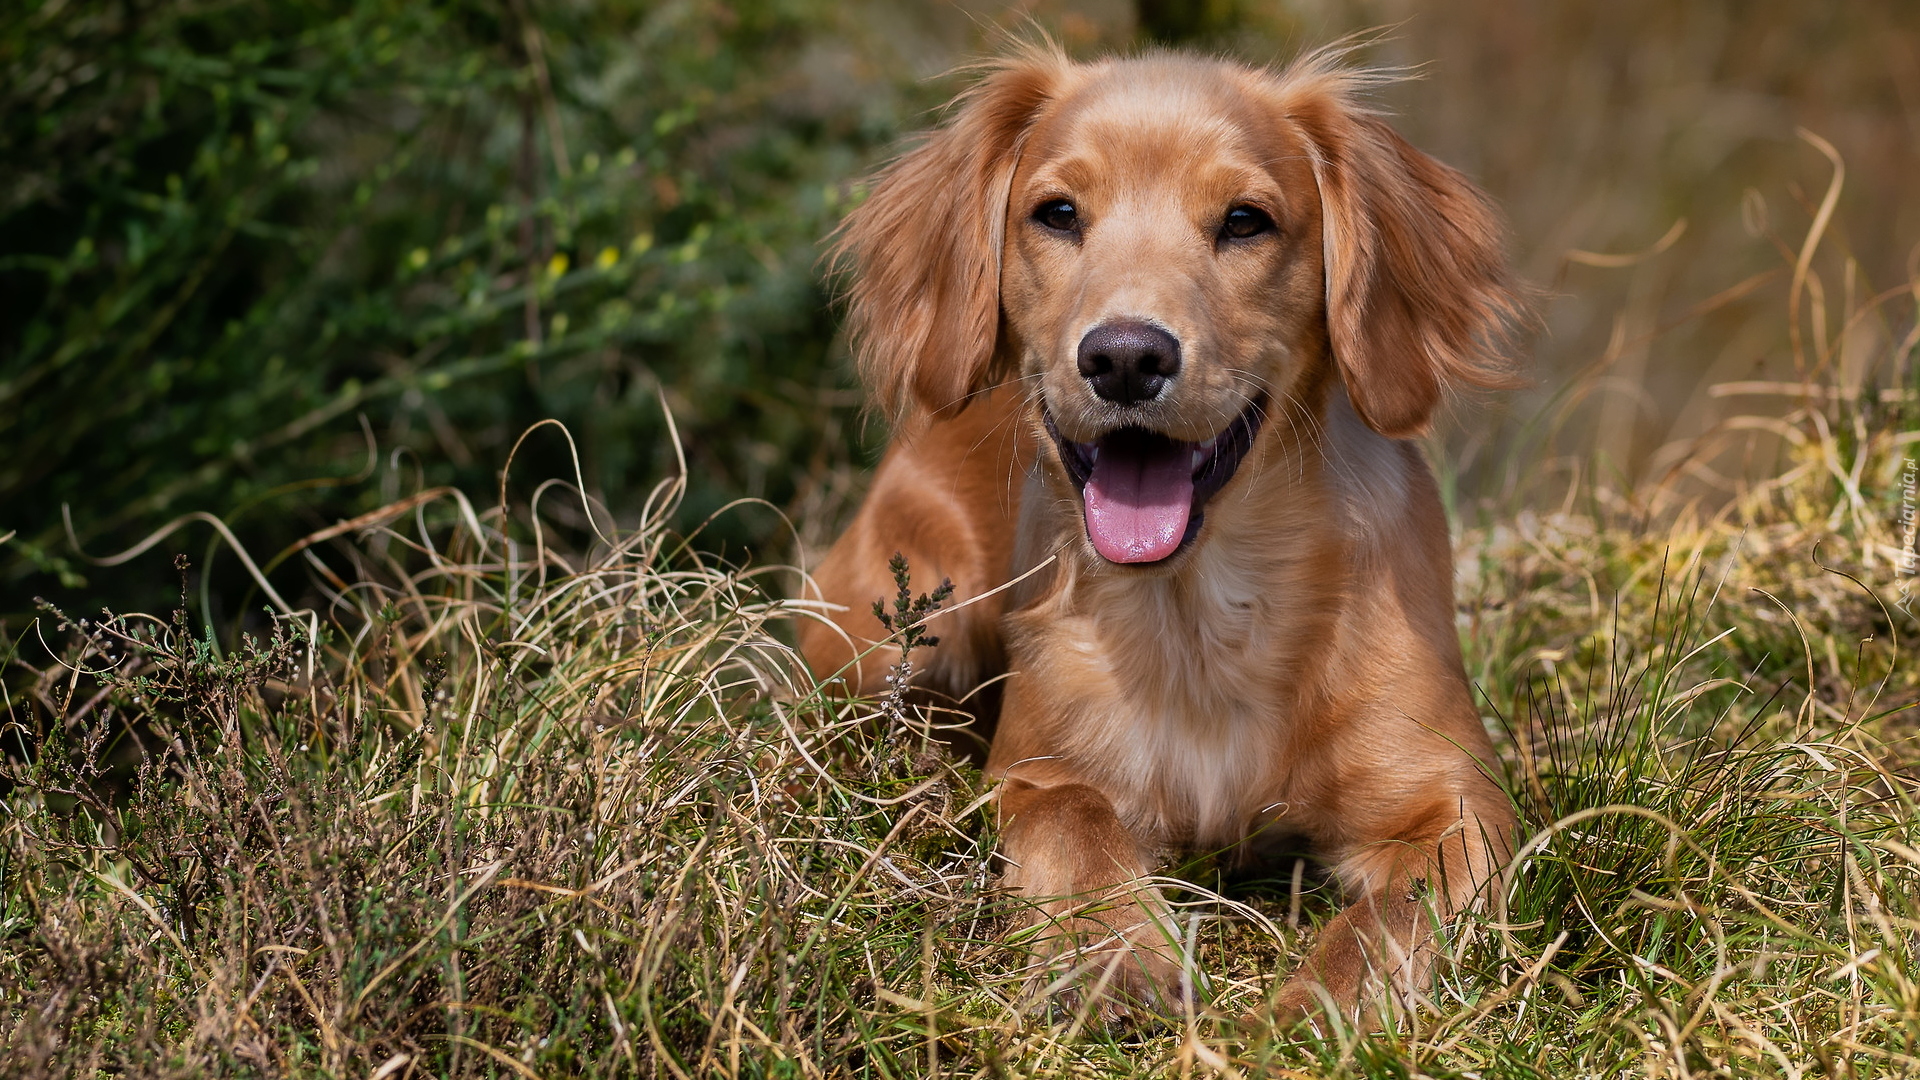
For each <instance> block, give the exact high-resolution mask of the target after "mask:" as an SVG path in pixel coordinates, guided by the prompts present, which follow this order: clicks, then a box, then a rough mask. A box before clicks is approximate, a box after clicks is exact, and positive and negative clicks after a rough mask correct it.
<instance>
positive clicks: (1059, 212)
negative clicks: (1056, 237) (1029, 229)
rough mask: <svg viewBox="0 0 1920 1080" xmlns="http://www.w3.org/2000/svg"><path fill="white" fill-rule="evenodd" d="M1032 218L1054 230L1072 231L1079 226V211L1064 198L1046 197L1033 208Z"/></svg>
mask: <svg viewBox="0 0 1920 1080" xmlns="http://www.w3.org/2000/svg"><path fill="white" fill-rule="evenodd" d="M1033 220H1035V221H1037V222H1039V223H1040V224H1042V225H1045V226H1046V227H1047V228H1049V229H1052V230H1054V231H1055V232H1072V231H1074V230H1075V229H1077V228H1079V227H1080V212H1079V211H1077V210H1075V209H1074V208H1073V204H1072V203H1070V202H1068V201H1067V200H1065V199H1048V200H1047V201H1046V202H1043V203H1041V204H1040V205H1039V206H1038V207H1036V208H1035V209H1034V211H1033Z"/></svg>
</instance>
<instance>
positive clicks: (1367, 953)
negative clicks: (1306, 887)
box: [1275, 803, 1512, 1023]
mask: <svg viewBox="0 0 1920 1080" xmlns="http://www.w3.org/2000/svg"><path fill="white" fill-rule="evenodd" d="M1482 810H1483V812H1482V813H1478V814H1476V813H1474V812H1472V811H1467V812H1465V813H1464V814H1463V813H1460V812H1458V811H1456V812H1455V813H1452V814H1435V815H1433V816H1432V818H1430V819H1429V821H1428V823H1427V825H1426V827H1424V828H1422V829H1419V830H1417V831H1412V834H1411V835H1406V836H1401V837H1395V838H1391V839H1383V840H1375V841H1372V842H1370V843H1367V844H1364V845H1359V846H1357V848H1355V849H1350V850H1352V853H1351V854H1350V855H1349V856H1348V857H1347V858H1346V859H1344V860H1343V861H1342V862H1341V863H1340V865H1339V866H1338V867H1337V868H1336V871H1335V876H1337V877H1338V878H1340V880H1341V882H1342V884H1343V885H1344V886H1345V888H1346V889H1347V891H1348V895H1350V896H1353V897H1355V899H1354V900H1353V902H1352V903H1350V904H1349V905H1348V906H1347V907H1346V908H1345V909H1344V910H1342V911H1341V912H1340V913H1339V914H1338V915H1335V916H1334V917H1333V919H1332V920H1330V921H1329V922H1328V923H1327V925H1326V927H1325V928H1324V929H1322V930H1321V932H1320V938H1319V940H1318V941H1317V942H1316V943H1315V945H1314V949H1313V951H1312V953H1310V954H1309V955H1308V956H1307V959H1306V960H1305V961H1304V962H1303V963H1302V964H1301V965H1300V970H1299V971H1297V972H1295V973H1294V974H1293V976H1292V977H1291V978H1290V979H1288V980H1287V982H1286V983H1285V985H1283V986H1282V987H1281V988H1280V994H1279V996H1278V998H1277V999H1276V1001H1275V1012H1276V1014H1277V1016H1276V1019H1277V1020H1279V1021H1280V1022H1282V1023H1288V1022H1293V1021H1297V1020H1299V1019H1301V1018H1304V1017H1308V1016H1312V1015H1315V1014H1318V1013H1321V1012H1323V1011H1331V1012H1335V1013H1339V1014H1341V1015H1343V1016H1344V1017H1345V1018H1346V1019H1347V1020H1348V1021H1350V1022H1361V1023H1371V1022H1373V1021H1374V1020H1376V1019H1378V1010H1379V1009H1381V1008H1382V1007H1383V1006H1384V1007H1386V1008H1397V1009H1400V1010H1411V1009H1413V1008H1416V1007H1418V1005H1419V1002H1420V999H1421V998H1422V997H1423V996H1424V995H1425V994H1426V993H1427V991H1428V989H1429V988H1430V986H1431V984H1432V979H1433V962H1434V957H1435V954H1436V951H1437V948H1438V947H1439V945H1440V942H1439V941H1438V940H1437V939H1438V938H1439V936H1440V935H1442V934H1443V933H1444V932H1445V930H1446V929H1447V927H1448V926H1450V924H1452V922H1453V921H1454V919H1455V917H1456V916H1458V915H1459V914H1460V912H1462V911H1464V910H1466V909H1467V908H1468V907H1470V906H1471V905H1473V904H1474V903H1475V902H1476V900H1478V899H1480V898H1481V895H1482V893H1483V891H1484V890H1485V888H1486V887H1487V883H1488V882H1489V880H1490V879H1491V878H1492V876H1493V873H1494V870H1495V868H1496V866H1497V865H1498V862H1499V860H1501V859H1503V858H1504V857H1505V852H1506V850H1507V848H1508V846H1509V842H1510V841H1509V837H1510V834H1511V830H1512V819H1511V817H1510V815H1509V814H1508V813H1507V812H1506V810H1505V808H1504V806H1501V805H1497V804H1492V803H1489V804H1488V805H1486V806H1484V807H1482Z"/></svg>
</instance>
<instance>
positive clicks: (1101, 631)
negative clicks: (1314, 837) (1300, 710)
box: [1073, 559, 1292, 847]
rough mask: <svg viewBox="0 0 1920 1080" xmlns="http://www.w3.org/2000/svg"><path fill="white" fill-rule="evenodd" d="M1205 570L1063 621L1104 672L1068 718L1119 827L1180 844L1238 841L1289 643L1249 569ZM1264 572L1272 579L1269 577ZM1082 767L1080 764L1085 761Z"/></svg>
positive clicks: (1264, 759)
mask: <svg viewBox="0 0 1920 1080" xmlns="http://www.w3.org/2000/svg"><path fill="white" fill-rule="evenodd" d="M1204 569H1206V570H1209V571H1211V572H1210V573H1207V574H1206V575H1204V576H1201V577H1198V578H1196V579H1194V580H1190V581H1188V582H1186V583H1183V584H1182V585H1181V586H1179V587H1175V586H1174V585H1173V584H1171V583H1170V584H1169V585H1168V586H1166V587H1164V588H1157V589H1133V590H1130V592H1129V597H1128V598H1127V600H1126V601H1125V602H1118V601H1115V600H1114V599H1113V598H1111V597H1108V598H1103V602H1102V606H1100V607H1097V608H1095V610H1098V611H1100V615H1099V617H1097V618H1081V619H1076V620H1074V626H1073V630H1074V633H1073V637H1074V638H1075V639H1076V640H1075V644H1076V645H1077V648H1076V650H1075V651H1076V652H1078V653H1079V654H1080V658H1081V660H1082V662H1084V663H1086V664H1088V665H1090V666H1092V667H1093V668H1095V669H1096V670H1098V672H1099V674H1100V676H1101V677H1099V678H1097V679H1092V680H1087V681H1085V682H1082V683H1081V685H1082V686H1083V687H1085V688H1086V690H1087V691H1088V694H1087V697H1086V700H1084V701H1083V702H1082V703H1081V704H1082V709H1081V710H1079V711H1080V716H1079V717H1078V718H1077V723H1076V724H1075V726H1076V727H1077V728H1078V729H1079V731H1080V733H1081V737H1080V738H1079V739H1077V740H1076V741H1078V742H1080V743H1081V749H1082V751H1083V753H1080V754H1076V755H1075V756H1076V757H1079V758H1081V759H1082V761H1083V763H1084V764H1083V767H1085V765H1092V767H1093V770H1097V771H1098V772H1100V773H1102V774H1103V775H1101V776H1100V777H1099V781H1098V782H1099V784H1100V786H1101V787H1102V788H1104V789H1105V790H1106V792H1107V794H1108V796H1109V798H1110V799H1112V800H1113V801H1114V803H1115V809H1116V810H1118V811H1119V813H1120V816H1121V817H1122V819H1123V820H1125V821H1126V822H1127V823H1128V825H1129V826H1130V827H1132V828H1134V829H1135V830H1136V831H1137V832H1139V833H1140V834H1142V835H1148V836H1155V837H1158V838H1160V839H1161V840H1162V841H1163V842H1166V843H1169V844H1174V845H1180V846H1187V845H1197V846H1202V847H1206V846H1222V845H1227V844H1231V843H1234V842H1237V841H1238V840H1240V839H1241V838H1243V837H1244V836H1245V835H1246V832H1247V830H1248V828H1249V826H1250V825H1251V824H1252V822H1253V821H1254V819H1255V818H1256V817H1258V816H1259V815H1260V813H1261V811H1262V809H1263V803H1265V802H1271V801H1273V798H1274V794H1275V793H1274V788H1275V781H1276V779H1277V777H1276V767H1277V766H1278V765H1279V764H1280V763H1278V762H1277V761H1276V760H1275V755H1276V748H1277V747H1278V746H1279V745H1280V744H1281V742H1282V739H1281V737H1280V733H1281V729H1282V728H1283V727H1284V726H1285V724H1286V721H1287V718H1286V715H1285V711H1286V708H1287V702H1288V701H1289V700H1291V697H1292V695H1290V694H1289V693H1287V692H1286V687H1285V682H1286V668H1287V666H1288V665H1287V654H1288V652H1289V651H1291V650H1289V648H1288V645H1289V643H1288V642H1287V641H1286V640H1284V638H1282V637H1280V636H1277V635H1276V632H1275V628H1276V626H1282V627H1283V626H1285V625H1286V622H1285V621H1284V614H1283V613H1281V612H1278V611H1276V610H1275V607H1276V602H1275V598H1274V597H1273V596H1271V595H1268V594H1266V593H1264V592H1263V591H1262V590H1261V589H1260V588H1259V586H1258V582H1259V581H1260V580H1261V575H1259V574H1257V573H1255V572H1254V571H1253V569H1252V568H1250V567H1246V566H1241V565H1236V564H1234V563H1233V562H1232V561H1231V560H1227V559H1219V560H1215V561H1214V562H1213V563H1212V564H1210V565H1208V566H1207V567H1205V568H1204ZM1267 580H1271V579H1270V578H1268V579H1267ZM1090 771H1091V770H1090Z"/></svg>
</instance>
